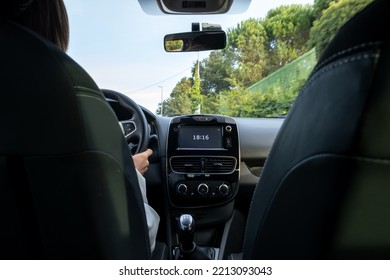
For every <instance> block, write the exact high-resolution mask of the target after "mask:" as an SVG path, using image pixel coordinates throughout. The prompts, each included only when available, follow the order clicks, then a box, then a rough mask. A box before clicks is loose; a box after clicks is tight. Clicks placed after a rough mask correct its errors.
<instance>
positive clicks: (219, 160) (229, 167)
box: [205, 157, 236, 173]
mask: <svg viewBox="0 0 390 280" xmlns="http://www.w3.org/2000/svg"><path fill="white" fill-rule="evenodd" d="M235 167H236V159H235V158H230V157H215V158H205V173H232V172H233V171H234V169H235Z"/></svg>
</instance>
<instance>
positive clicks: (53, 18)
mask: <svg viewBox="0 0 390 280" xmlns="http://www.w3.org/2000/svg"><path fill="white" fill-rule="evenodd" d="M11 20H13V21H15V22H17V23H19V24H21V25H24V26H25V27H27V28H29V29H31V30H33V31H34V32H36V33H38V34H39V35H41V36H42V37H44V38H46V39H48V40H49V41H51V42H53V43H54V44H55V45H57V46H58V47H59V48H60V49H62V50H64V51H66V50H67V49H68V44H69V22H68V15H67V12H66V8H65V4H64V2H63V0H33V1H32V3H31V4H30V5H29V6H28V7H27V8H25V10H24V11H23V12H21V13H20V14H19V15H16V16H15V17H13V18H11Z"/></svg>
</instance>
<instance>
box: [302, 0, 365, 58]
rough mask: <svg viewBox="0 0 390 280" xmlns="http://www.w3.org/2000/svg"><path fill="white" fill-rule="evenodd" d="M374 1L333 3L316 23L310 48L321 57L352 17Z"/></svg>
mask: <svg viewBox="0 0 390 280" xmlns="http://www.w3.org/2000/svg"><path fill="white" fill-rule="evenodd" d="M370 2H372V0H339V1H334V2H331V3H330V5H329V7H328V8H327V9H326V10H324V11H323V12H322V15H321V17H320V18H319V19H318V20H316V21H315V22H314V25H313V27H312V29H311V31H310V39H309V41H308V46H309V48H312V47H315V48H316V53H317V57H320V56H321V54H322V53H323V51H324V50H325V48H326V46H327V45H328V44H329V42H330V41H331V40H332V39H333V38H334V36H335V35H336V33H337V31H338V30H339V29H340V27H341V26H342V25H344V24H345V23H346V22H347V21H348V20H349V19H350V18H351V17H353V16H354V15H355V14H356V13H358V12H359V11H361V10H362V9H363V8H364V7H366V6H367V5H368V4H369V3H370Z"/></svg>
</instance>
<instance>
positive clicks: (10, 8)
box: [0, 0, 34, 19]
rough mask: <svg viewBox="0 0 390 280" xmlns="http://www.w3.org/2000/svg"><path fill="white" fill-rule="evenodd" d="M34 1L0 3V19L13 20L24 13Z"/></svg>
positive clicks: (6, 1) (20, 0) (13, 0)
mask: <svg viewBox="0 0 390 280" xmlns="http://www.w3.org/2000/svg"><path fill="white" fill-rule="evenodd" d="M33 1H34V0H2V1H1V2H0V17H5V18H11V19H12V18H14V17H16V16H18V15H20V14H21V13H22V12H23V11H25V10H26V9H27V8H28V7H29V6H30V5H31V3H32V2H33Z"/></svg>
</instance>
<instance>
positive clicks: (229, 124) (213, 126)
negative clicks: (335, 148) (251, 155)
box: [167, 115, 240, 207]
mask: <svg viewBox="0 0 390 280" xmlns="http://www.w3.org/2000/svg"><path fill="white" fill-rule="evenodd" d="M168 135H169V136H168V145H167V171H168V177H167V178H168V179H167V180H168V182H167V183H168V184H167V185H168V192H169V198H170V202H171V204H172V205H173V206H177V207H203V206H211V205H216V204H223V203H226V202H229V201H231V200H232V199H233V198H234V196H235V195H236V193H237V190H238V180H239V171H240V149H239V147H240V145H239V137H238V128H237V125H236V122H235V121H234V119H232V118H229V117H224V116H218V115H190V116H180V117H176V118H173V119H172V120H171V123H170V125H169V134H168Z"/></svg>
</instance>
